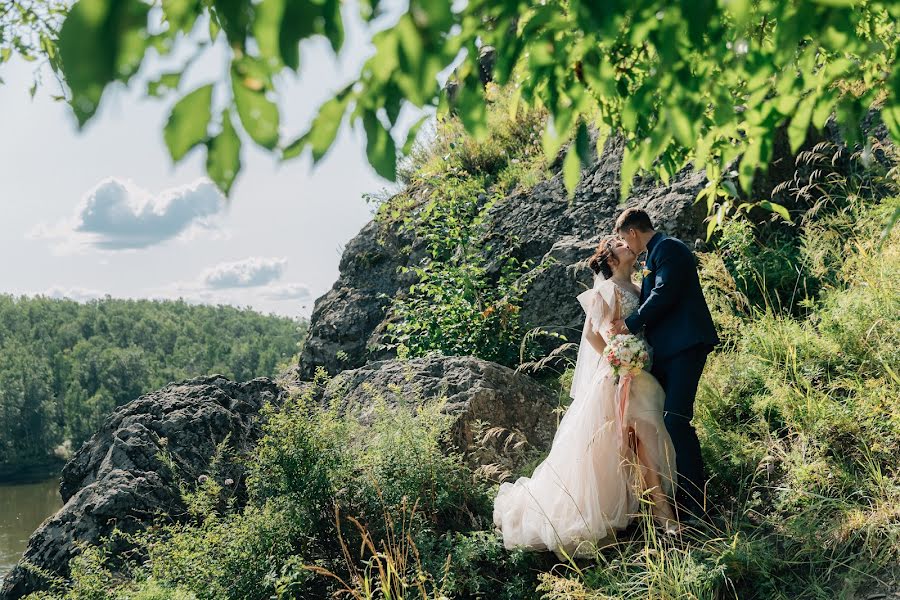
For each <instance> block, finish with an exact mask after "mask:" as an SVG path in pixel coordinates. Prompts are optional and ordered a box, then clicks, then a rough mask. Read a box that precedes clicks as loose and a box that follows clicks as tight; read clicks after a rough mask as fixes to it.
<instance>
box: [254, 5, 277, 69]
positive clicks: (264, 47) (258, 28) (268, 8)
mask: <svg viewBox="0 0 900 600" xmlns="http://www.w3.org/2000/svg"><path fill="white" fill-rule="evenodd" d="M284 3H285V0H262V2H260V3H259V4H257V5H256V12H255V15H256V16H255V18H254V19H253V37H254V38H255V39H256V43H257V45H258V46H259V54H260V56H262V58H263V61H264V62H265V63H266V64H268V65H269V66H270V67H275V66H276V65H278V64H279V63H281V62H282V61H281V47H280V43H279V40H280V31H281V25H282V19H283V17H284V9H285V6H284Z"/></svg>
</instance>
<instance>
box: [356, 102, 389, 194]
mask: <svg viewBox="0 0 900 600" xmlns="http://www.w3.org/2000/svg"><path fill="white" fill-rule="evenodd" d="M363 127H364V128H365V130H366V156H367V157H368V158H369V164H371V165H372V166H373V167H375V172H376V173H378V174H379V175H381V176H382V177H384V178H385V179H389V180H391V181H393V180H394V179H396V178H397V149H396V147H395V146H394V138H392V137H391V133H390V131H387V130H386V129H385V128H384V127H382V125H381V123H380V122H379V121H378V117H377V116H375V113H374V112H372V111H366V112H365V113H364V114H363Z"/></svg>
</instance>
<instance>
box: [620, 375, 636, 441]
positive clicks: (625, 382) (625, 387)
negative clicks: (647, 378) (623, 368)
mask: <svg viewBox="0 0 900 600" xmlns="http://www.w3.org/2000/svg"><path fill="white" fill-rule="evenodd" d="M632 379H634V373H631V372H628V373H626V374H625V375H622V376H621V377H619V385H618V386H616V429H618V431H619V442H620V444H621V446H620V449H621V450H622V452H623V453H624V452H625V449H626V448H627V447H628V436H627V433H626V428H625V412H626V411H627V410H628V396H629V394H630V393H631V380H632Z"/></svg>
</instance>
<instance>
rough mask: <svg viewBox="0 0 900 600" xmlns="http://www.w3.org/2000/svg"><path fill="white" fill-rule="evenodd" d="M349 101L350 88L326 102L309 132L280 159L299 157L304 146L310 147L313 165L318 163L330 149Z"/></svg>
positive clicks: (291, 145) (286, 150)
mask: <svg viewBox="0 0 900 600" xmlns="http://www.w3.org/2000/svg"><path fill="white" fill-rule="evenodd" d="M349 101H350V88H345V89H344V90H343V91H342V92H340V93H339V94H338V95H337V96H335V97H334V98H332V99H331V100H329V101H328V102H326V103H325V104H323V105H322V107H321V108H320V109H319V113H318V114H317V115H316V118H315V119H314V120H313V122H312V125H310V128H309V131H307V132H306V133H305V134H303V135H302V136H301V137H300V138H298V139H297V140H296V141H294V142H293V143H292V144H290V145H289V146H288V147H287V148H285V150H284V153H283V155H282V157H283V158H284V159H285V160H287V159H289V158H294V157H295V156H299V155H300V153H301V152H303V149H304V148H306V146H311V147H312V155H313V163H317V162H319V161H320V160H321V159H322V157H324V156H325V154H326V153H327V152H328V149H329V148H331V145H332V144H333V143H334V139H335V137H337V133H338V131H339V130H340V127H341V123H342V122H343V120H344V112H346V110H347V104H348V102H349Z"/></svg>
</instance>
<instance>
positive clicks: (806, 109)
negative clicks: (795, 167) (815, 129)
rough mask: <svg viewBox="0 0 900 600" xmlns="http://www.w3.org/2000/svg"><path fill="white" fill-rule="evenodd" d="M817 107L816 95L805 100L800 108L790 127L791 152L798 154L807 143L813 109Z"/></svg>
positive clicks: (798, 107) (811, 95)
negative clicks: (804, 143) (805, 142)
mask: <svg viewBox="0 0 900 600" xmlns="http://www.w3.org/2000/svg"><path fill="white" fill-rule="evenodd" d="M815 106H816V96H815V94H810V95H808V96H807V97H806V98H804V99H803V100H802V101H801V102H800V104H799V106H797V112H796V113H795V114H794V118H793V119H791V124H790V125H789V126H788V139H789V140H790V143H791V152H796V151H797V150H799V149H800V146H802V145H803V142H804V141H806V132H807V131H808V130H809V123H810V121H811V120H812V114H813V108H815Z"/></svg>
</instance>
